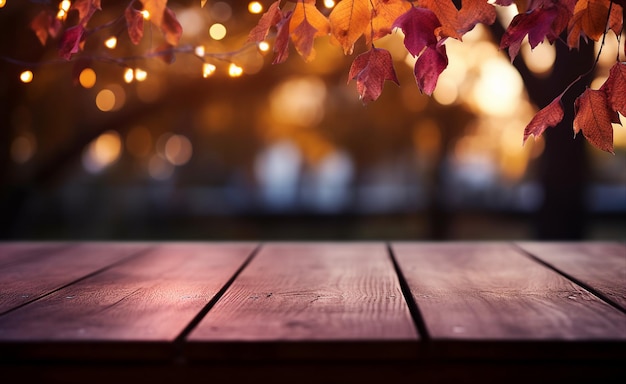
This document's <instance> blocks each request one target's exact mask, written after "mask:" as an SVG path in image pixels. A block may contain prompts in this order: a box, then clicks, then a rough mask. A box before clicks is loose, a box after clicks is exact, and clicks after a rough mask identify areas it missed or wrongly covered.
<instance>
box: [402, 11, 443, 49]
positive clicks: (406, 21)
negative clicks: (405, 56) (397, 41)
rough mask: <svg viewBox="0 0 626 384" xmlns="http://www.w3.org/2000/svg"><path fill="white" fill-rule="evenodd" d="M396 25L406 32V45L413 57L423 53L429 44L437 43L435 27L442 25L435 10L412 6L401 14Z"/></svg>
mask: <svg viewBox="0 0 626 384" xmlns="http://www.w3.org/2000/svg"><path fill="white" fill-rule="evenodd" d="M393 26H394V27H398V28H400V29H401V30H402V32H403V33H404V46H405V47H406V49H407V50H408V51H409V53H410V54H411V55H413V57H415V56H418V55H419V54H420V53H422V50H423V49H424V48H426V46H428V45H434V44H437V37H436V36H435V29H436V28H438V27H440V26H441V23H439V19H437V16H436V15H435V14H434V13H433V11H431V10H429V9H426V8H415V7H413V8H411V9H410V10H409V11H408V12H406V13H405V14H404V15H402V16H400V17H399V18H398V19H397V20H396V21H395V23H394V24H393Z"/></svg>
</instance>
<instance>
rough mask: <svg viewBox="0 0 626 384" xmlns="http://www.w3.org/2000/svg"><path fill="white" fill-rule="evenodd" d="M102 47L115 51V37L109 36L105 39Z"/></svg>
mask: <svg viewBox="0 0 626 384" xmlns="http://www.w3.org/2000/svg"><path fill="white" fill-rule="evenodd" d="M104 46H105V47H107V48H109V49H115V47H117V37H115V36H111V37H109V38H108V39H106V40H105V42H104Z"/></svg>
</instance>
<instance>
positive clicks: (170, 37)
mask: <svg viewBox="0 0 626 384" xmlns="http://www.w3.org/2000/svg"><path fill="white" fill-rule="evenodd" d="M161 32H163V37H165V41H167V43H168V44H170V45H174V46H176V45H178V42H179V41H180V37H181V36H182V34H183V27H182V26H181V25H180V23H179V22H178V20H177V19H176V15H175V14H174V11H172V10H171V9H169V8H165V11H164V12H163V21H162V23H161Z"/></svg>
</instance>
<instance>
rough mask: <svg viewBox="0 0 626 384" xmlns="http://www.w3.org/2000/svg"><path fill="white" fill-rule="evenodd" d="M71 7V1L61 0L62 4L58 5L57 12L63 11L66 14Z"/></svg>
mask: <svg viewBox="0 0 626 384" xmlns="http://www.w3.org/2000/svg"><path fill="white" fill-rule="evenodd" d="M71 6H72V2H71V1H69V0H63V1H62V2H60V3H59V10H62V11H65V12H66V13H67V11H69V10H70V7H71Z"/></svg>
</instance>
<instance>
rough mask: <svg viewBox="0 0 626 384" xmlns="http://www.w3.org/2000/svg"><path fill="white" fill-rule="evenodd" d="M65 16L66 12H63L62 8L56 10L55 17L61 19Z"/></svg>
mask: <svg viewBox="0 0 626 384" xmlns="http://www.w3.org/2000/svg"><path fill="white" fill-rule="evenodd" d="M65 16H67V12H65V11H64V10H62V9H59V12H57V19H59V20H63V19H64V18H65Z"/></svg>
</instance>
